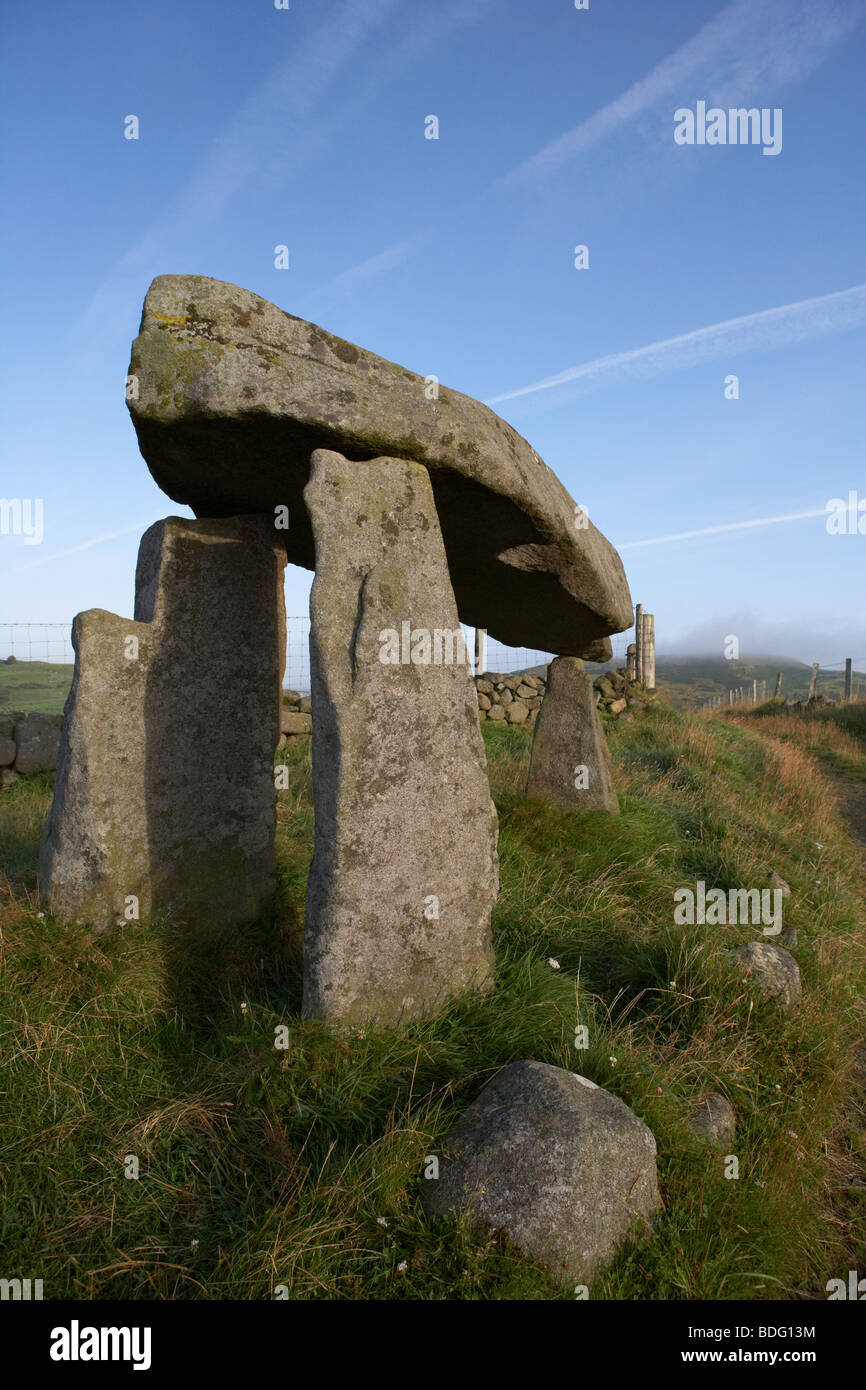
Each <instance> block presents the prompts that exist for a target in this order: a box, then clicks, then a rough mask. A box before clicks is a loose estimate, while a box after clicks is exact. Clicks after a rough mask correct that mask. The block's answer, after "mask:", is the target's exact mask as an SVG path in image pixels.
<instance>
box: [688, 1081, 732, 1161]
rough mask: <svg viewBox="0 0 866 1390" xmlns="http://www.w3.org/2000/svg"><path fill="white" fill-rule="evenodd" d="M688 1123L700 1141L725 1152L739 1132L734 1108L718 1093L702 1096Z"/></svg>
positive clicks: (712, 1092) (713, 1092) (725, 1097)
mask: <svg viewBox="0 0 866 1390" xmlns="http://www.w3.org/2000/svg"><path fill="white" fill-rule="evenodd" d="M687 1123H688V1126H689V1129H690V1130H691V1131H692V1133H693V1134H694V1135H695V1136H696V1137H697V1138H698V1139H703V1140H705V1141H706V1143H708V1144H712V1145H713V1146H714V1147H715V1148H719V1149H724V1150H729V1149H730V1147H731V1145H732V1144H733V1142H734V1138H735V1136H736V1132H737V1117H736V1115H735V1114H734V1107H733V1106H732V1105H731V1102H730V1101H729V1100H728V1098H727V1096H723V1095H721V1094H720V1093H719V1092H718V1091H711V1092H710V1093H709V1094H708V1095H705V1096H701V1099H700V1100H699V1102H698V1104H697V1106H696V1107H695V1109H694V1110H693V1111H692V1113H691V1115H690V1116H689V1118H688V1121H687Z"/></svg>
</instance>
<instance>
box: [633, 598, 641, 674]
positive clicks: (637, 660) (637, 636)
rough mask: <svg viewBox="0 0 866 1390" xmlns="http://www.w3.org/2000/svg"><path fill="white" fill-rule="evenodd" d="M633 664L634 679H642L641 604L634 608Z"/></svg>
mask: <svg viewBox="0 0 866 1390" xmlns="http://www.w3.org/2000/svg"><path fill="white" fill-rule="evenodd" d="M634 665H635V680H638V681H642V680H643V604H642V603H639V604H637V605H636V607H635V610H634Z"/></svg>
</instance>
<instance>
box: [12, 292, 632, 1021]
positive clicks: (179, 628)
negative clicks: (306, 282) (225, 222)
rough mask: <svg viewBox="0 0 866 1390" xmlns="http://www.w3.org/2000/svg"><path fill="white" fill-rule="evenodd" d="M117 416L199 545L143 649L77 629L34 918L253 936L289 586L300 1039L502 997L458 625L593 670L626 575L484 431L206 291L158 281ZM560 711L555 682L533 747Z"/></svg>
mask: <svg viewBox="0 0 866 1390" xmlns="http://www.w3.org/2000/svg"><path fill="white" fill-rule="evenodd" d="M127 402H128V405H129V410H130V414H131V416H132V421H133V425H134V427H135V430H136V434H137V437H138V442H139V447H140V449H141V452H142V454H143V456H144V459H145V461H146V463H147V466H148V468H149V469H150V471H151V473H152V475H153V477H154V478H155V480H156V482H157V483H158V485H159V486H160V487H161V488H162V490H163V491H164V492H166V493H167V494H168V496H169V497H171V498H172V499H173V500H174V501H176V502H178V503H183V504H186V505H187V506H189V507H190V508H191V509H192V511H193V512H194V514H195V517H196V520H190V519H184V518H179V517H169V518H167V519H166V520H165V521H162V522H159V523H157V525H156V526H154V527H151V528H150V530H149V531H148V532H147V533H146V534H145V536H144V538H143V540H142V543H141V550H140V554H139V563H138V572H137V575H136V598H135V613H134V618H133V620H132V621H130V620H128V619H124V618H121V617H117V616H116V615H113V614H109V613H105V612H103V611H102V610H92V611H91V612H88V613H84V614H79V616H78V617H77V618H76V620H75V624H74V628H73V642H74V646H75V652H76V661H75V675H74V679H73V685H72V690H71V692H70V696H69V700H68V701H67V706H66V718H65V722H64V731H63V735H62V740H61V749H60V756H59V762H58V772H57V779H56V787H55V797H54V804H53V807H52V810H51V814H50V816H49V820H48V823H47V825H46V829H45V835H44V838H43V844H42V850H41V855H40V875H39V883H40V891H41V893H42V896H43V899H44V901H45V902H46V903H47V904H48V906H49V907H50V909H51V910H52V911H54V912H55V913H57V914H58V915H60V916H62V917H64V918H66V919H68V920H75V921H88V922H92V923H93V924H94V926H96V927H98V928H102V929H104V928H106V927H108V926H110V925H111V924H112V923H114V922H119V921H124V920H129V919H130V918H131V917H135V916H138V915H139V914H140V915H145V914H149V915H152V916H156V917H159V916H161V915H172V916H174V917H178V918H181V919H183V918H190V917H195V919H196V921H197V922H199V923H203V924H205V925H210V926H211V927H212V928H213V930H214V931H215V932H219V931H226V930H231V929H232V928H234V927H236V926H238V925H239V924H241V923H242V922H244V921H246V920H248V919H250V918H251V917H255V916H260V915H261V914H262V913H266V912H267V911H269V910H270V906H271V903H272V900H273V894H274V875H275V856H274V834H275V787H274V777H273V758H274V750H275V749H276V746H277V743H278V740H279V736H280V728H279V697H280V687H281V682H282V678H283V674H284V663H285V614H284V608H283V600H282V583H283V567H284V565H285V564H286V563H287V562H291V563H293V564H298V565H302V566H305V567H307V568H309V569H313V570H314V571H315V579H314V582H313V589H312V594H311V634H310V657H311V679H312V760H313V791H314V808H315V851H314V858H313V864H312V868H311V871H310V875H309V882H308V889H307V914H306V923H305V934H304V1012H305V1013H306V1014H307V1015H315V1016H320V1017H323V1018H326V1019H330V1020H332V1021H333V1022H334V1023H338V1024H341V1025H344V1026H358V1025H361V1024H362V1023H363V1024H367V1023H370V1022H375V1023H377V1024H380V1025H393V1024H396V1023H402V1022H405V1021H407V1020H409V1019H412V1018H420V1017H425V1016H428V1015H429V1014H431V1013H432V1012H434V1011H436V1010H437V1009H439V1008H441V1007H442V1006H443V1004H444V1003H445V1002H447V1000H449V999H451V998H453V997H455V996H456V995H459V994H460V993H462V992H463V991H465V990H467V989H483V988H487V987H489V985H490V982H491V978H492V967H493V955H492V949H491V944H490V914H491V911H492V908H493V904H494V902H495V899H496V893H497V889H498V861H497V854H496V841H497V823H496V813H495V810H494V808H493V804H492V801H491V799H490V791H489V787H488V782H487V773H486V760H485V755H484V745H483V742H482V738H481V731H480V726H479V721H478V717H477V700H476V695H475V688H474V684H473V682H472V679H471V673H470V668H469V663H468V660H467V654H466V651H465V646H464V643H463V637H462V630H461V627H460V624H461V622H462V623H465V624H469V625H473V626H477V627H484V628H486V629H487V631H488V632H489V633H490V634H491V635H492V636H494V637H497V638H499V639H500V640H501V641H503V642H506V643H509V644H513V645H525V646H535V647H540V648H543V649H546V650H549V651H552V652H555V653H557V655H558V656H561V657H568V658H580V657H589V658H590V659H603V658H604V657H605V656H607V655H609V652H610V643H609V636H610V634H611V633H613V632H618V631H622V630H623V629H625V628H627V627H629V626H630V625H631V621H632V605H631V598H630V595H629V590H628V585H627V582H626V579H625V574H624V571H623V567H622V563H621V561H620V559H619V556H618V555H617V553H616V551H615V550H614V548H613V547H612V546H611V545H610V543H609V542H608V541H607V540H606V539H605V538H604V537H603V536H602V535H601V533H600V532H599V531H598V530H597V529H596V528H595V527H594V526H592V524H591V523H590V522H589V521H588V518H587V517H586V516H585V514H584V513H583V512H582V511H581V509H580V508H578V507H577V506H576V504H575V503H574V502H573V500H572V499H571V497H570V496H569V494H568V493H567V491H566V490H565V488H564V487H563V486H562V484H561V483H560V482H559V480H558V479H557V478H556V476H555V475H554V474H553V472H552V471H551V470H550V468H548V467H547V465H546V464H545V463H544V462H543V461H542V460H541V459H540V458H539V456H538V455H537V454H536V453H535V451H534V450H533V449H532V448H531V446H530V445H529V444H528V443H527V442H526V440H524V439H523V438H522V437H521V436H520V435H519V434H517V433H516V431H514V430H513V429H512V428H511V427H510V426H509V425H508V424H506V423H505V421H504V420H501V419H500V418H499V417H498V416H497V415H496V414H494V412H493V411H491V410H490V409H489V408H488V407H486V406H484V405H482V404H481V403H480V402H479V401H476V400H473V399H472V398H470V397H468V396H464V395H461V394H459V393H458V392H456V391H453V390H450V389H449V388H447V387H445V386H440V385H439V384H438V383H437V382H435V379H432V378H425V377H422V376H419V375H416V374H415V373H413V372H410V371H407V370H406V369H405V368H403V367H400V366H397V365H396V364H395V363H393V362H389V361H387V360H386V359H384V358H381V357H377V356H376V355H375V354H373V353H370V352H367V351H365V350H363V349H362V348H359V347H356V346H355V345H354V344H352V343H348V342H346V341H345V340H343V339H341V338H337V337H335V336H334V335H332V334H330V333H327V332H325V331H324V330H323V329H321V328H319V327H317V326H316V325H315V324H312V323H308V322H306V321H304V320H303V319H299V318H295V317H293V316H292V315H290V314H287V313H285V312H284V311H283V310H281V309H278V308H276V307H275V306H274V305H273V304H269V303H268V302H267V301H266V300H264V299H261V298H259V296H257V295H255V294H252V293H250V292H249V291H247V290H243V289H239V288H238V287H237V286H234V285H229V284H225V283H223V282H221V281H217V280H211V279H207V278H205V277H202V276H180V275H164V276H160V277H159V278H158V279H156V280H155V281H154V282H153V284H152V285H151V287H150V290H149V291H148V294H147V297H146V299H145V304H144V312H143V316H142V321H141V328H140V331H139V335H138V337H137V338H136V340H135V342H134V343H133V347H132V357H131V362H130V367H129V375H128V378H127ZM554 664H555V663H554ZM577 684H578V685H580V683H579V682H578V683H577ZM573 687H574V682H573V681H572V682H571V686H569V683H568V682H565V683H562V682H557V681H555V680H554V681H552V682H551V688H552V690H557V691H558V692H559V694H558V696H557V701H558V704H559V705H560V709H559V711H558V712H557V711H554V713H555V714H556V719H555V720H554V721H553V723H551V721H550V720H548V721H546V722H547V726H548V728H549V729H551V730H552V729H553V728H554V726H557V727H558V726H559V725H560V724H561V722H562V719H563V709H565V710H566V714H565V718H566V722H567V699H568V689H569V688H573ZM581 689H582V687H581ZM548 698H550V697H548ZM581 698H582V696H581ZM593 712H594V711H593ZM585 722H586V721H584V723H585ZM596 722H597V721H596ZM544 727H545V720H544V710H543V709H542V714H541V716H540V717H539V721H538V728H539V729H543V728H544ZM599 736H600V734H599ZM560 737H561V735H558V736H557V738H558V739H559V738H560ZM600 737H601V736H600ZM566 742H567V741H566ZM601 743H602V744H603V738H602V739H601ZM555 746H557V747H558V746H559V743H558V742H555ZM573 755H574V749H573V748H568V747H566V756H567V758H568V759H571V762H572V763H573V762H574V761H575V758H574V756H573ZM578 761H581V762H586V761H587V758H586V757H582V758H581V759H579V760H578ZM566 770H567V769H566Z"/></svg>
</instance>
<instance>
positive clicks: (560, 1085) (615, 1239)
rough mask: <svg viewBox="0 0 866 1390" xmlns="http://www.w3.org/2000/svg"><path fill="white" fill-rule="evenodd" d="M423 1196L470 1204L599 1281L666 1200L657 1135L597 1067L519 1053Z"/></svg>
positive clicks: (448, 1149)
mask: <svg viewBox="0 0 866 1390" xmlns="http://www.w3.org/2000/svg"><path fill="white" fill-rule="evenodd" d="M421 1196H422V1202H423V1204H424V1207H425V1209H426V1211H427V1213H428V1215H430V1216H438V1215H444V1214H445V1213H449V1212H462V1211H468V1212H469V1214H470V1220H471V1221H472V1224H473V1225H474V1226H475V1227H476V1228H478V1229H479V1230H481V1231H504V1232H506V1233H507V1235H508V1236H509V1237H510V1239H511V1240H512V1242H513V1243H514V1245H516V1246H517V1248H518V1249H519V1250H521V1251H522V1252H523V1254H524V1255H526V1256H527V1257H528V1258H529V1259H531V1260H536V1261H538V1262H539V1263H541V1264H542V1265H544V1266H545V1267H546V1268H547V1270H548V1271H549V1272H550V1274H551V1275H552V1276H553V1278H554V1279H558V1280H564V1281H565V1280H567V1281H568V1282H569V1283H576V1282H583V1283H586V1284H589V1283H591V1281H592V1280H593V1279H594V1278H595V1276H596V1275H597V1274H598V1273H600V1272H601V1271H602V1270H603V1269H604V1267H605V1266H606V1265H607V1264H609V1263H610V1261H611V1260H612V1259H613V1257H614V1255H615V1253H616V1249H617V1247H618V1246H619V1245H620V1244H621V1242H623V1241H624V1240H626V1239H627V1238H628V1237H629V1235H630V1234H631V1233H632V1230H633V1229H634V1225H635V1222H637V1229H638V1231H639V1232H640V1233H642V1234H646V1232H647V1230H648V1227H649V1222H650V1220H651V1218H652V1215H653V1213H654V1212H655V1211H656V1209H657V1208H658V1207H659V1205H660V1197H659V1190H658V1179H657V1172H656V1145H655V1140H654V1139H653V1136H652V1134H651V1132H650V1130H649V1129H648V1128H647V1126H646V1125H645V1124H644V1123H643V1122H642V1121H641V1120H639V1119H638V1117H637V1116H636V1115H635V1114H634V1112H633V1111H632V1110H630V1109H629V1107H628V1106H627V1105H625V1104H624V1102H623V1101H621V1100H619V1099H618V1097H617V1096H614V1095H611V1094H610V1092H609V1091H605V1090H602V1089H601V1088H600V1087H598V1086H596V1085H595V1084H594V1083H593V1082H591V1081H589V1080H587V1078H586V1077H582V1076H578V1075H577V1074H576V1073H574V1072H570V1071H564V1070H563V1069H562V1068H560V1067H552V1066H548V1065H546V1064H545V1063H543V1062H535V1061H524V1062H512V1063H511V1065H510V1066H508V1067H505V1069H504V1070H503V1071H501V1072H499V1073H498V1075H497V1076H495V1077H494V1078H493V1080H492V1081H490V1082H488V1084H487V1085H486V1086H485V1087H484V1089H483V1090H482V1091H481V1093H480V1094H479V1096H478V1098H477V1099H476V1101H475V1103H474V1104H473V1105H471V1106H469V1108H468V1109H467V1110H465V1111H464V1112H463V1114H462V1115H461V1116H460V1118H459V1119H458V1120H457V1123H456V1124H455V1126H454V1128H453V1129H452V1131H451V1133H450V1134H449V1136H448V1138H447V1140H446V1141H445V1145H444V1154H443V1157H442V1160H441V1162H440V1167H439V1177H438V1179H436V1178H433V1179H428V1180H427V1181H424V1182H423V1183H422V1193H421Z"/></svg>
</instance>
